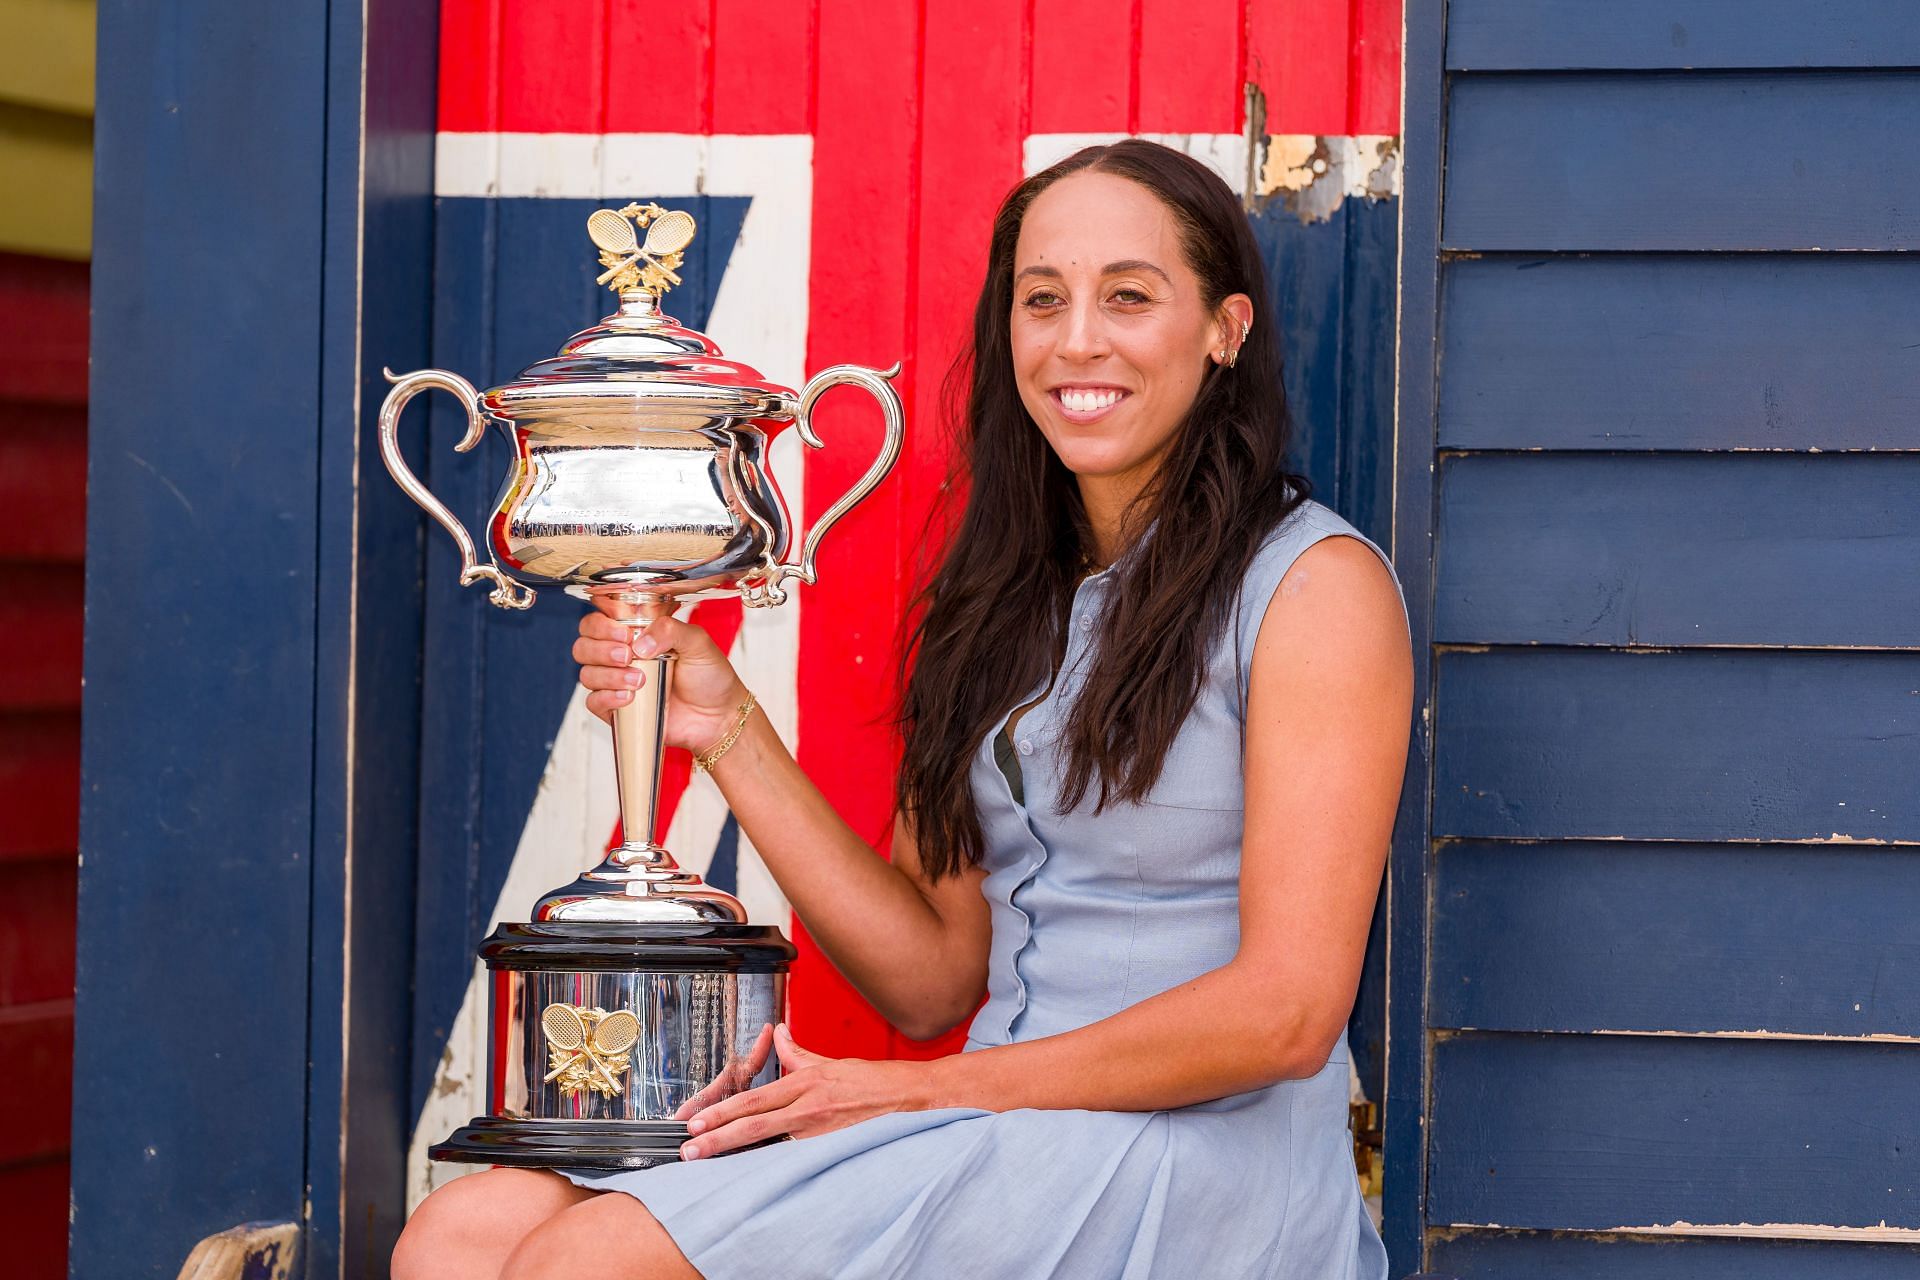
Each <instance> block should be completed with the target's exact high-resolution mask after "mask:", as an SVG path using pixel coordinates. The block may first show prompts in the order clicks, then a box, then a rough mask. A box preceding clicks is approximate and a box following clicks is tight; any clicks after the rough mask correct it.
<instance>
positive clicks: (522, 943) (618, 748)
mask: <svg viewBox="0 0 1920 1280" xmlns="http://www.w3.org/2000/svg"><path fill="white" fill-rule="evenodd" d="M587 229H588V234H589V236H590V237H591V238H592V240H593V242H594V243H595V244H596V245H597V246H598V247H599V249H600V250H601V253H600V263H601V265H602V266H603V267H605V268H606V271H605V272H604V273H603V274H602V275H601V277H600V283H602V284H608V285H609V287H611V288H612V289H613V290H614V292H615V293H616V294H618V296H619V308H618V310H617V311H615V313H614V314H612V315H610V316H608V317H606V318H605V319H604V320H602V321H601V322H600V323H599V324H598V325H595V326H594V327H592V328H590V329H587V330H585V331H583V332H581V333H578V334H575V335H574V336H573V337H572V338H570V339H568V340H567V342H566V343H565V344H564V345H563V346H562V347H561V348H560V351H559V353H558V354H557V355H555V356H553V357H551V358H550V359H546V360H541V361H539V362H537V363H535V364H533V365H531V366H529V367H528V368H527V369H525V370H523V371H522V372H521V373H520V374H519V376H517V377H516V378H514V379H513V380H512V381H510V382H507V383H505V384H503V385H501V386H498V387H494V388H491V389H489V390H487V391H485V392H482V391H479V390H477V389H475V387H474V386H473V384H471V383H470V382H468V381H467V380H466V379H464V378H462V377H460V376H459V375H458V374H454V373H449V372H447V371H445V370H441V369H424V370H421V371H419V372H416V373H409V374H406V375H404V376H395V375H394V374H392V373H391V372H389V373H388V374H387V378H388V380H389V381H390V382H392V384H393V387H392V390H391V391H389V392H388V394H387V398H386V401H385V402H384V403H383V404H382V406H381V409H380V428H379V431H380V453H381V457H382V459H383V460H384V461H385V462H386V464H387V468H388V470H389V471H390V472H391V473H392V475H393V477H394V480H395V481H396V482H397V483H398V484H399V485H400V487H401V488H402V489H403V490H405V492H406V493H407V495H408V496H409V497H411V498H412V499H413V500H414V501H415V502H416V503H418V504H419V505H420V506H421V507H422V508H423V509H424V510H425V511H426V512H427V514H428V515H430V516H432V517H433V519H434V520H435V521H437V522H438V523H439V524H440V525H441V526H442V527H443V528H445V529H446V531H447V533H448V534H449V535H450V536H451V537H452V538H453V540H454V543H455V545H456V546H457V547H458V548H459V552H460V582H461V585H463V586H466V585H470V584H472V583H475V582H486V583H488V584H490V585H491V587H492V590H491V592H490V593H489V595H488V599H489V600H490V601H491V602H492V603H493V604H495V605H497V606H499V607H501V608H505V609H525V608H528V607H530V606H531V605H532V604H533V602H534V599H535V596H536V594H537V592H538V591H539V590H540V589H543V588H554V587H559V588H564V589H565V590H566V591H567V592H568V593H569V594H570V595H573V596H576V597H578V598H580V599H584V600H587V601H589V602H591V603H592V604H593V605H594V606H595V607H596V608H598V609H600V610H601V611H602V612H604V613H606V614H607V615H608V616H610V617H612V618H614V619H615V620H617V621H619V622H621V623H622V624H624V625H626V626H628V627H629V628H631V629H636V630H637V629H639V628H642V627H644V626H646V625H647V624H648V623H650V622H652V621H653V620H654V619H656V618H659V617H662V616H665V615H668V614H671V613H673V612H674V611H675V610H676V609H678V608H679V607H680V606H681V605H683V604H684V603H686V602H688V601H691V600H698V599H704V598H711V597H716V596H729V595H732V596H738V597H739V598H740V600H741V602H742V603H743V604H744V605H746V606H748V607H751V608H766V607H772V606H776V605H779V604H781V603H783V602H784V601H785V600H786V596H787V593H786V590H785V587H784V584H785V583H786V582H787V581H788V580H789V579H793V580H797V581H800V582H805V583H811V582H813V581H815V576H816V570H815V556H816V554H817V552H818V549H819V546H820V541H821V539H822V538H823V537H824V536H825V535H826V533H827V531H828V530H829V529H831V528H832V527H833V526H834V525H835V524H836V523H838V522H839V520H840V519H841V517H843V516H844V515H846V513H847V512H848V511H849V510H851V509H852V508H853V507H854V506H855V505H856V504H857V503H859V502H860V501H861V500H862V499H863V498H865V497H866V496H867V495H868V494H869V493H871V492H872V491H873V489H874V487H875V486H877V485H878V484H879V483H880V481H881V480H882V479H884V478H885V477H886V475H887V473H888V472H889V471H890V470H891V469H892V468H893V465H894V462H895V461H896V460H897V459H898V457H899V455H900V445H901V437H902V431H903V427H902V422H903V415H902V412H901V407H900V398H899V395H898V393H897V392H895V391H894V389H893V386H892V383H891V379H892V378H893V377H894V376H895V375H896V374H898V372H899V366H898V365H896V366H894V368H893V369H891V370H886V371H881V370H876V369H869V368H865V367H862V366H859V365H836V366H834V367H832V368H829V369H825V370H822V371H821V372H820V373H818V374H816V375H814V377H812V378H811V379H809V380H808V382H807V384H806V385H805V386H804V387H803V388H801V390H800V391H799V392H797V393H796V392H795V391H793V390H791V389H789V388H787V387H783V386H781V385H779V384H778V383H774V382H770V381H768V380H766V379H765V378H763V377H762V376H761V375H760V374H759V373H758V372H756V371H755V370H754V369H752V368H750V367H749V366H747V365H744V364H740V363H738V362H736V361H733V360H729V359H727V358H726V357H725V356H723V355H722V354H721V353H720V348H719V347H718V346H717V345H715V343H714V342H713V340H712V339H710V338H708V337H707V336H706V335H705V334H702V333H698V332H696V331H694V330H691V329H688V328H686V327H685V326H683V325H681V324H680V323H679V322H678V321H676V320H674V319H672V318H671V317H669V316H666V315H664V314H662V313H661V311H660V308H659V300H660V297H661V295H662V294H663V293H664V292H665V291H666V290H667V289H669V288H670V287H671V286H673V285H675V284H677V283H679V276H678V274H677V269H678V268H679V266H680V265H681V260H682V251H683V250H684V249H685V247H686V245H687V244H688V243H689V242H690V241H691V240H692V238H693V235H694V222H693V219H692V218H691V217H690V216H688V215H687V214H685V213H682V212H678V211H671V210H666V209H662V208H660V207H659V206H658V205H652V204H648V205H639V204H630V205H628V206H626V207H625V208H623V209H617V210H614V209H602V210H598V211H596V212H595V213H594V214H593V215H592V216H591V217H590V218H589V219H588V221H587ZM639 229H645V232H646V234H645V238H644V240H643V239H642V238H641V236H640V235H639V234H638V231H639ZM840 386H852V387H857V388H860V389H862V390H865V391H866V392H868V393H869V394H870V395H872V396H873V397H874V398H875V399H876V400H877V401H878V402H879V404H880V409H881V413H882V416H883V418H884V421H885V435H884V438H883V440H882V443H881V447H880V451H879V453H878V455H877V456H876V457H875V458H874V460H873V463H872V464H871V465H870V466H869V467H868V468H867V470H866V472H865V473H864V474H863V475H862V476H861V477H860V479H859V480H858V481H857V482H856V483H855V484H854V485H853V487H852V488H851V489H849V490H848V491H847V492H846V493H845V494H843V495H842V496H841V497H840V498H839V499H838V500H837V501H836V502H834V503H833V504H832V505H831V506H829V507H828V508H827V509H826V511H825V512H823V513H822V514H821V515H820V517H819V518H818V519H817V520H815V521H814V522H813V524H812V526H811V527H810V528H809V529H808V530H807V532H806V534H805V536H804V537H802V538H799V539H798V540H799V543H800V553H799V555H798V556H797V557H796V558H793V559H789V558H788V556H789V552H790V551H791V549H792V544H793V543H794V541H795V540H796V539H795V534H794V531H793V529H792V527H791V522H790V520H789V517H788V514H787V509H786V505H785V503H784V502H783V501H782V500H781V497H780V491H779V489H778V487H777V485H776V484H775V482H774V478H773V475H772V473H771V472H770V471H769V469H768V467H767V451H768V446H769V443H770V442H771V441H772V439H773V438H774V437H775V436H776V435H777V434H778V433H779V432H780V431H782V430H785V429H786V428H787V427H788V426H794V427H796V428H797V429H798V430H799V432H800V436H801V438H802V440H804V441H805V443H806V444H807V445H808V446H809V447H810V448H815V449H818V448H822V447H824V442H823V441H822V440H821V438H820V436H819V435H818V434H817V433H816V432H815V430H814V427H813V412H814V408H815V406H816V405H817V404H818V402H819V400H820V397H821V396H823V395H825V394H826V393H827V392H828V391H830V390H832V389H833V388H835V387H840ZM434 389H437V390H442V391H446V392H449V393H450V394H452V395H454V396H455V397H456V398H458V399H459V401H460V403H461V405H462V407H463V408H464V409H465V410H466V413H467V431H466V434H465V436H464V437H463V438H462V439H461V440H460V442H459V443H458V445H456V446H455V447H456V448H457V449H458V450H460V451H461V452H466V451H468V450H470V449H472V448H473V447H474V446H475V445H477V444H479V443H480V441H481V439H483V438H484V436H485V434H486V431H487V428H488V426H489V425H491V426H493V427H495V428H496V429H498V430H500V431H501V432H502V433H504V435H505V437H506V439H507V441H508V443H509V445H510V446H511V458H512V461H511V464H510V467H509V470H508V474H507V476H506V478H505V480H504V482H503V483H502V485H501V488H500V493H499V497H498V498H497V499H496V500H495V502H494V504H493V508H492V510H491V511H490V512H489V513H488V515H487V520H486V525H485V529H486V538H485V543H484V546H485V555H484V558H483V557H482V555H481V552H480V549H479V548H478V547H477V546H476V543H475V541H474V539H473V537H472V535H471V534H469V533H468V531H467V528H466V526H465V525H464V524H463V523H462V522H461V521H460V519H459V518H458V517H457V516H455V515H454V514H453V513H452V512H451V511H449V510H448V509H447V507H446V506H445V504H443V503H442V502H440V500H439V499H438V498H436V497H434V495H433V494H432V493H431V492H430V491H429V490H428V489H427V487H426V486H425V485H423V484H422V483H421V482H420V480H419V479H418V478H417V477H416V476H415V475H414V474H413V472H412V470H411V469H410V468H409V467H408V465H407V463H406V460H405V458H404V457H402V455H401V452H400V447H399V436H398V427H399V420H400V414H401V411H402V410H403V409H404V408H405V407H406V404H407V402H408V401H409V400H411V399H412V398H413V397H414V396H415V395H418V394H419V393H421V392H423V391H427V390H434ZM673 663H674V657H673V655H672V654H671V653H665V654H660V655H658V656H655V657H652V658H645V659H636V660H635V661H634V664H633V665H634V666H635V667H636V668H639V669H640V670H641V671H643V672H644V673H645V680H644V681H643V683H642V685H641V687H640V688H639V689H638V690H637V691H636V692H635V694H634V696H633V698H632V699H630V700H629V701H628V702H627V703H626V704H624V705H622V706H621V707H619V708H618V709H616V710H615V711H614V713H613V716H612V722H613V744H614V771H615V783H616V786H617V788H618V793H619V801H620V820H621V831H622V838H621V842H620V844H619V845H618V846H616V847H615V848H614V849H613V850H612V851H611V852H609V853H608V854H607V856H606V858H605V860H604V861H602V862H601V863H600V864H599V865H598V866H595V867H593V868H592V869H590V870H587V871H584V872H583V873H582V874H581V875H580V877H579V878H578V879H576V880H575V881H573V882H572V883H571V884H568V885H564V886H562V887H560V888H556V889H554V890H552V891H551V892H549V893H547V894H545V895H543V896H542V897H541V898H540V900H539V901H538V902H536V903H534V904H533V909H532V917H533V918H532V920H531V921H530V922H529V923H526V924H503V925H501V926H500V927H499V928H498V929H496V930H495V931H494V933H493V934H492V935H491V936H489V937H488V938H487V940H486V941H485V942H484V943H483V944H482V946H481V949H480V954H481V958H482V959H483V960H484V961H485V963H486V965H487V968H488V972H489V976H490V983H489V988H488V990H489V1001H490V1018H489V1035H490V1038H491V1041H492V1044H491V1053H490V1055H489V1058H490V1061H491V1063H492V1067H491V1078H490V1080H489V1091H488V1106H489V1114H488V1115H485V1116H480V1117H476V1118H475V1120H474V1121H473V1122H472V1123H471V1124H469V1125H467V1126H466V1127H464V1128H462V1129H461V1130H459V1131H458V1132H457V1133H455V1134H454V1135H453V1136H452V1137H450V1138H448V1139H447V1141H445V1142H443V1143H441V1144H440V1145H438V1146H436V1147H434V1148H433V1149H432V1154H433V1156H434V1157H435V1158H436V1159H444V1160H465V1161H479V1162H484V1163H491V1164H520V1165H534V1166H546V1167H558V1168H580V1169H606V1168H633V1167H640V1166H645V1165H648V1164H655V1163H659V1162H660V1161H662V1160H668V1159H677V1158H678V1148H679V1144H680V1142H682V1141H684V1140H685V1138H686V1134H687V1130H686V1120H687V1119H688V1118H690V1117H691V1116H692V1115H693V1114H694V1112H696V1111H698V1110H699V1109H700V1108H701V1107H704V1106H706V1105H709V1104H710V1103H712V1102H715V1101H718V1100H719V1099H720V1098H723V1097H726V1096H728V1095H729V1094H731V1093H734V1092H738V1091H739V1090H741V1089H745V1088H750V1087H752V1086H753V1085H755V1084H757V1083H765V1082H766V1081H767V1080H770V1079H771V1078H772V1077H773V1074H774V1073H775V1072H776V1071H777V1069H778V1068H777V1065H776V1064H775V1063H774V1061H773V1058H772V1054H771V1038H772V1026H773V1024H774V1023H776V1022H779V1021H780V1020H781V1019H782V1018H783V1017H784V1010H785V1003H786V974H787V968H788V965H789V963H790V961H791V960H792V957H793V954H794V952H793V947H792V944H791V943H789V942H788V941H787V940H786V939H785V938H784V937H782V936H781V934H780V932H779V930H778V929H776V928H772V927H770V926H758V927H756V926H752V925H749V924H747V923H746V913H745V911H744V909H743V908H742V907H741V905H740V903H739V901H738V900H737V899H735V898H734V897H733V896H732V895H731V894H728V893H725V892H723V891H721V890H719V889H715V888H713V887H712V886H710V885H707V884H705V883H703V882H702V881H701V880H700V878H699V877H698V876H695V875H691V874H689V873H687V872H686V871H684V870H682V869H681V868H680V867H679V865H678V864H677V863H676V862H675V861H674V859H673V856H672V855H671V854H670V853H668V852H667V850H666V849H664V848H663V847H661V846H660V845H659V844H658V843H657V842H656V841H655V839H654V833H655V831H656V829H657V827H658V816H659V796H660V765H661V752H662V746H663V733H664V728H665V723H666V710H667V705H668V700H669V696H670V692H671V689H672V687H673ZM749 713H750V712H748V711H743V716H744V715H745V714H749ZM743 722H744V720H743Z"/></svg>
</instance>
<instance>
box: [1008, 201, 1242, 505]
mask: <svg viewBox="0 0 1920 1280" xmlns="http://www.w3.org/2000/svg"><path fill="white" fill-rule="evenodd" d="M1013 270H1014V281H1013V315H1012V320H1011V324H1010V338H1011V342H1012V354H1013V372H1014V379H1015V381H1016V382H1017V384H1018V386H1019V389H1020V399H1021V401H1022V402H1023V403H1024V404H1025V405H1026V409H1027V412H1028V413H1029V414H1030V415H1031V416H1032V418H1033V420H1034V422H1035V423H1036V424H1038V426H1039V428H1040V431H1041V434H1042V435H1044V436H1045V437H1046V439H1047V443H1048V444H1049V445H1051V446H1052V447H1053V451H1054V453H1056V454H1057V455H1059V458H1060V461H1061V462H1062V463H1064V464H1065V465H1066V467H1067V469H1068V470H1069V471H1071V472H1073V473H1074V475H1075V476H1076V477H1078V478H1079V481H1080V485H1081V491H1082V493H1083V494H1085V495H1086V496H1087V497H1088V499H1089V501H1090V502H1091V501H1092V500H1093V499H1094V498H1095V493H1094V492H1092V491H1091V490H1092V489H1100V490H1105V491H1108V492H1110V493H1113V494H1114V496H1116V497H1118V498H1119V499H1120V500H1121V501H1122V502H1124V501H1125V500H1126V499H1129V498H1130V497H1131V496H1132V495H1133V494H1137V493H1138V492H1140V490H1141V489H1142V488H1143V487H1144V486H1145V485H1146V484H1147V483H1148V481H1150V480H1151V478H1152V476H1153V473H1154V471H1155V470H1156V469H1157V468H1158V467H1159V465H1160V462H1161V460H1162V459H1164V458H1165V457H1166V455H1167V452H1168V451H1169V450H1170V449H1171V448H1172V446H1173V443H1174V440H1175V438H1176V436H1177V435H1178V433H1179V429H1180V425H1181V423H1182V421H1183V420H1184V419H1185V417H1186V414H1187V410H1188V409H1189V408H1191V407H1192V405H1193V402H1194V398H1195V396H1196V395H1197V394H1198V393H1199V390H1200V384H1201V381H1202V379H1203V378H1205V376H1206V374H1207V372H1208V370H1209V368H1210V363H1209V362H1210V361H1212V360H1215V359H1217V353H1218V352H1219V351H1220V350H1221V349H1222V348H1223V347H1228V348H1231V347H1233V346H1236V345H1237V344H1238V342H1239V340H1240V333H1239V324H1238V323H1237V321H1238V320H1240V319H1242V318H1246V319H1250V318H1251V314H1252V305H1251V303H1250V302H1249V301H1248V300H1247V298H1246V297H1245V295H1243V294H1235V295H1233V297H1232V298H1230V299H1226V300H1223V301H1222V302H1221V303H1220V304H1219V305H1217V306H1211V307H1210V306H1209V305H1208V302H1207V299H1206V298H1205V296H1204V295H1203V291H1202V288H1201V283H1200V279H1199V277H1198V276H1197V275H1196V274H1195V273H1194V271H1193V268H1192V267H1191V266H1190V265H1189V264H1188V262H1187V258H1186V254H1185V253H1184V252H1183V251H1182V249H1181V247H1180V230H1179V226H1178V224H1177V223H1176V222H1175V220H1174V215H1173V213H1172V211H1170V210H1169V209H1168V208H1167V206H1166V205H1164V204H1162V203H1161V202H1160V199H1159V198H1158V197H1157V196H1155V195H1154V194H1153V193H1152V192H1150V191H1148V190H1147V189H1146V188H1145V187H1143V186H1141V185H1139V184H1138V183H1136V182H1132V181H1130V180H1128V179H1126V178H1122V177H1117V176H1115V175H1113V174H1110V173H1098V172H1094V171H1091V170H1085V171H1082V172H1079V173H1075V174H1072V175H1071V176H1069V177H1066V178H1062V179H1061V180H1060V181H1058V182H1056V183H1054V184H1053V185H1052V186H1050V187H1048V188H1047V189H1046V190H1045V191H1042V192H1041V193H1040V194H1039V195H1038V196H1037V197H1035V199H1034V201H1033V204H1032V205H1031V206H1029V207H1028V209H1027V212H1026V216H1025V217H1024V218H1023V219H1022V221H1021V224H1020V238H1019V242H1018V244H1017V245H1016V247H1015V249H1014V262H1013ZM1241 311H1244V312H1245V316H1244V317H1242V316H1241V315H1240V314H1239V312H1241ZM1229 329H1230V330H1231V331H1232V333H1231V338H1229V337H1228V330H1229Z"/></svg>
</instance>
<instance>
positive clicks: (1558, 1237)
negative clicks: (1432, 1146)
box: [1433, 1231, 1920, 1280]
mask: <svg viewBox="0 0 1920 1280" xmlns="http://www.w3.org/2000/svg"><path fill="white" fill-rule="evenodd" d="M1433 1269H1434V1270H1435V1272H1437V1273H1445V1274H1446V1275H1449V1276H1453V1277H1456V1280H1533V1278H1534V1277H1551V1278H1552V1280H1622V1278H1623V1277H1631V1280H1912V1277H1914V1276H1915V1275H1920V1246H1915V1245H1904V1244H1832V1243H1812V1242H1809V1241H1804V1240H1715V1239H1700V1238H1694V1239H1687V1238H1680V1237H1674V1236H1658V1235H1656V1236H1632V1235H1613V1236H1605V1235H1593V1236H1580V1235H1572V1234H1569V1233H1566V1232H1553V1233H1546V1232H1538V1231H1472V1232H1458V1233H1445V1234H1442V1235H1441V1236H1440V1238H1439V1239H1438V1240H1437V1241H1436V1242H1435V1244H1434V1249H1433Z"/></svg>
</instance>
